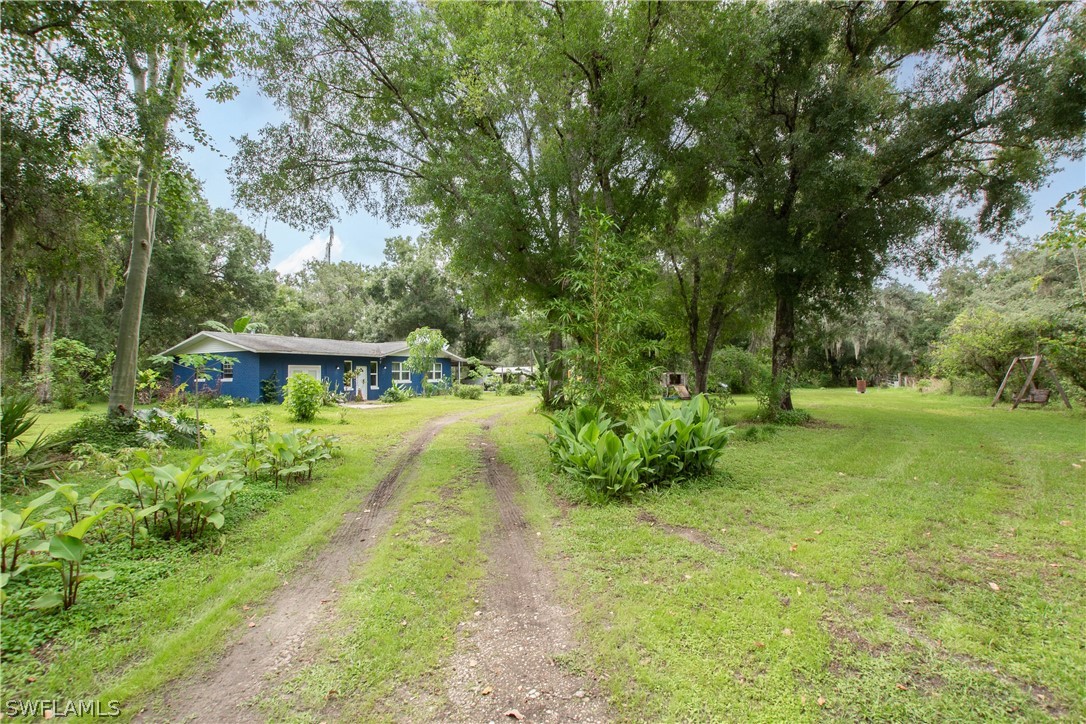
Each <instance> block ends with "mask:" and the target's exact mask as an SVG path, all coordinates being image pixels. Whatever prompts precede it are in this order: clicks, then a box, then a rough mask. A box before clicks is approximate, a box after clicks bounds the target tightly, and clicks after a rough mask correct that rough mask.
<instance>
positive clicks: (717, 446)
mask: <svg viewBox="0 0 1086 724" xmlns="http://www.w3.org/2000/svg"><path fill="white" fill-rule="evenodd" d="M547 419H549V420H550V421H551V423H552V425H553V430H552V433H553V436H552V437H550V438H549V439H548V444H549V446H550V451H551V456H552V458H553V460H554V462H555V464H556V465H557V466H558V468H559V469H561V470H563V471H564V472H566V473H568V474H569V475H570V476H571V477H573V478H574V479H577V480H580V481H582V482H584V483H586V484H587V486H588V489H589V490H590V491H591V492H592V494H593V497H595V498H597V499H606V498H631V497H633V496H634V495H636V494H637V493H638V492H640V491H641V490H643V489H645V488H646V487H655V486H660V485H670V484H672V483H674V482H676V481H678V480H682V479H685V478H689V477H694V476H698V475H704V474H707V473H709V472H711V471H712V469H713V466H714V465H715V464H716V461H717V460H718V459H719V457H720V455H721V453H722V452H723V449H724V446H725V445H726V444H727V440H728V437H729V436H730V435H731V433H732V428H730V427H725V426H724V425H723V424H722V423H721V422H720V419H719V418H718V417H717V416H716V414H714V413H713V410H712V407H711V406H710V404H709V401H708V400H707V399H706V398H705V396H704V395H698V396H697V397H695V398H694V399H693V400H690V401H689V402H686V403H684V404H682V405H680V406H678V407H670V406H668V405H665V404H664V403H662V402H660V403H657V404H656V405H654V406H653V407H651V408H649V410H648V411H647V412H645V413H644V414H642V415H641V416H639V417H637V418H636V419H635V420H634V421H633V422H632V423H619V422H617V421H615V420H614V419H613V418H611V417H610V416H609V415H608V414H607V413H606V412H604V411H603V410H601V409H599V408H596V407H591V406H584V407H577V408H573V409H571V410H569V411H568V412H566V413H563V414H559V415H555V416H553V417H552V416H547ZM622 429H628V430H629V431H628V432H626V433H625V434H623V435H620V434H619V433H620V431H621V430H622Z"/></svg>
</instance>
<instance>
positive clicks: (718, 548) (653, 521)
mask: <svg viewBox="0 0 1086 724" xmlns="http://www.w3.org/2000/svg"><path fill="white" fill-rule="evenodd" d="M637 520H638V521H640V522H642V523H647V524H648V525H649V526H650V527H653V528H659V529H660V530H663V531H666V532H668V533H670V534H671V535H677V536H679V537H680V538H682V539H684V540H688V541H690V542H691V543H696V544H697V545H699V546H703V547H705V548H708V549H709V550H711V551H713V552H715V553H723V552H724V546H722V545H720V544H719V543H717V542H716V541H715V540H713V539H712V538H710V537H709V536H708V535H707V534H706V533H705V532H704V531H701V530H698V529H697V528H688V527H686V526H684V525H671V524H670V523H662V522H660V520H659V519H657V518H656V516H654V515H653V514H652V513H649V512H646V511H641V512H640V513H638V515H637Z"/></svg>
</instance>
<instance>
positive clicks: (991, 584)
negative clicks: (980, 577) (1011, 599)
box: [988, 581, 999, 591]
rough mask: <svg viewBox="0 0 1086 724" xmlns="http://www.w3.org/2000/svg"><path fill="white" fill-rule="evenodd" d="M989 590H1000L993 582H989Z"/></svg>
mask: <svg viewBox="0 0 1086 724" xmlns="http://www.w3.org/2000/svg"><path fill="white" fill-rule="evenodd" d="M988 588H990V589H992V590H993V591H998V590H999V586H998V585H997V584H995V583H992V582H991V581H988Z"/></svg>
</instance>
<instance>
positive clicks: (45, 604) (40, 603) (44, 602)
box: [29, 591, 64, 611]
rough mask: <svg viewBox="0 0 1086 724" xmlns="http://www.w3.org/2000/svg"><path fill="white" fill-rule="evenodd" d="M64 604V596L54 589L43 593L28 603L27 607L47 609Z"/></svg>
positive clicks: (39, 609) (38, 609) (40, 609)
mask: <svg viewBox="0 0 1086 724" xmlns="http://www.w3.org/2000/svg"><path fill="white" fill-rule="evenodd" d="M63 605H64V597H63V596H61V595H60V594H59V593H57V592H56V591H50V592H49V593H46V594H43V595H42V596H41V597H40V598H38V599H37V600H36V601H34V602H33V603H31V604H30V605H29V608H33V609H35V610H37V611H49V610H52V609H54V608H59V607H60V606H63Z"/></svg>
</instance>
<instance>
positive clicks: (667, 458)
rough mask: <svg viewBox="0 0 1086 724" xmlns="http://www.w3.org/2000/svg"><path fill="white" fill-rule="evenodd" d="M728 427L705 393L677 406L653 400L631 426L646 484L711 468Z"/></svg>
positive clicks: (671, 480) (673, 479)
mask: <svg viewBox="0 0 1086 724" xmlns="http://www.w3.org/2000/svg"><path fill="white" fill-rule="evenodd" d="M731 432H732V429H731V428H729V427H725V426H724V425H723V424H722V423H721V422H720V418H719V417H717V415H716V414H715V413H714V412H713V409H712V406H711V405H710V403H709V400H708V399H707V398H706V396H705V395H698V396H697V397H695V398H694V399H692V400H690V401H688V402H685V403H683V404H681V405H679V406H678V407H672V406H669V405H666V404H664V403H663V402H657V403H656V404H655V405H653V406H652V407H650V408H649V410H648V412H646V413H645V414H644V416H643V417H641V419H639V420H638V421H637V422H636V423H635V425H634V426H633V430H632V432H631V434H632V435H634V436H635V438H636V439H637V440H638V446H639V448H640V449H641V450H642V451H643V457H644V460H645V466H646V468H647V477H648V481H649V484H650V485H667V484H671V483H673V482H675V481H677V480H681V479H682V478H685V477H693V476H698V475H704V474H706V473H708V472H711V471H712V469H713V466H714V465H715V464H716V461H717V459H718V458H719V457H720V455H721V454H722V453H723V452H724V446H725V445H726V444H727V442H728V437H729V436H730V435H731Z"/></svg>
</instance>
